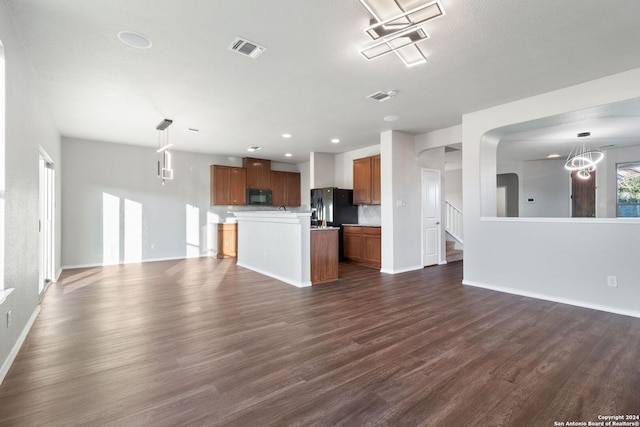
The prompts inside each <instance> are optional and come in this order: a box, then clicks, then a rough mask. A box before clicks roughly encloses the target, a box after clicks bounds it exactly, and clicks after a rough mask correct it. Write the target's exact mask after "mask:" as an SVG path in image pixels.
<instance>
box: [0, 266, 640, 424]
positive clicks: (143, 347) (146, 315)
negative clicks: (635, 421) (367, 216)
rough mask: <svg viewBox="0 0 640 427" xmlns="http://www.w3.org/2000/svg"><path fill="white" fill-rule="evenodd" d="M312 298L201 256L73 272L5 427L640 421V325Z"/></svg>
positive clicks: (585, 313) (34, 344) (537, 311)
mask: <svg viewBox="0 0 640 427" xmlns="http://www.w3.org/2000/svg"><path fill="white" fill-rule="evenodd" d="M340 268H341V270H340V274H341V276H342V279H340V280H339V281H338V282H334V283H329V284H324V285H318V286H315V287H313V288H306V289H298V288H295V287H293V286H290V285H287V284H284V283H281V282H278V281H276V280H273V279H270V278H267V277H264V276H261V275H259V274H257V273H254V272H251V271H249V270H246V269H243V268H239V267H237V266H236V265H235V264H234V260H233V259H223V260H218V259H213V258H201V259H190V260H183V261H170V262H156V263H146V264H136V265H127V266H114V267H103V268H92V269H82V270H69V271H65V272H64V273H63V275H62V278H61V280H60V281H59V282H58V283H56V284H55V285H53V286H52V287H51V288H50V289H49V291H48V293H47V295H46V297H45V298H44V300H43V303H42V312H41V313H40V316H39V318H38V319H37V321H36V323H35V325H34V327H33V329H32V331H31V333H30V334H29V336H28V337H27V340H26V342H25V344H24V346H23V348H22V350H21V351H20V353H19V355H18V357H17V359H16V361H15V363H14V364H13V366H12V368H11V370H10V371H9V374H8V375H7V377H6V378H5V380H4V383H3V384H2V386H0V425H2V426H75V425H87V426H103V425H107V426H186V425H189V426H199V425H203V426H211V425H236V426H269V425H304V426H307V425H331V426H334V425H347V426H362V425H388V426H398V425H408V426H414V425H424V426H476V425H477V426H553V425H554V421H559V422H566V421H585V422H587V421H598V415H626V414H640V319H636V318H631V317H625V316H618V315H614V314H608V313H603V312H598V311H592V310H587V309H582V308H577V307H572V306H566V305H562V304H556V303H551V302H545V301H539V300H533V299H528V298H524V297H518V296H513V295H507V294H502V293H498V292H492V291H487V290H483V289H478V288H471V287H465V286H462V285H461V279H462V262H455V263H451V264H448V265H444V266H439V267H432V268H426V269H424V270H421V271H416V272H410V273H404V274H398V275H385V274H380V273H379V272H377V271H376V270H373V269H368V268H363V267H358V266H354V265H349V264H341V266H340Z"/></svg>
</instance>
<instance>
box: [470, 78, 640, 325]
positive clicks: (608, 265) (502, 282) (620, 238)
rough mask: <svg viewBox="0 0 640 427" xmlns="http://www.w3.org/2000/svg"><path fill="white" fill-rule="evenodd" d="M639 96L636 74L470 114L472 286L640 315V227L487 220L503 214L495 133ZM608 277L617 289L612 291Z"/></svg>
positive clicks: (601, 222) (593, 82)
mask: <svg viewBox="0 0 640 427" xmlns="http://www.w3.org/2000/svg"><path fill="white" fill-rule="evenodd" d="M639 96H640V69H634V70H631V71H627V72H624V73H620V74H615V75H612V76H609V77H605V78H602V79H598V80H594V81H590V82H587V83H583V84H579V85H576V86H571V87H568V88H564V89H560V90H557V91H553V92H548V93H545V94H542V95H539V96H535V97H531V98H526V99H522V100H519V101H515V102H512V103H509V104H504V105H500V106H497V107H494V108H489V109H486V110H482V111H478V112H475V113H471V114H466V115H464V116H463V121H462V135H463V154H462V155H463V167H464V175H463V185H464V194H463V197H464V207H465V215H464V229H465V262H464V283H465V284H467V285H475V286H481V287H486V288H490V289H496V290H501V291H506V292H511V293H516V294H522V295H528V296H533V297H537V298H543V299H549V300H553V301H560V302H566V303H570V304H575V305H582V306H586V307H591V308H597V309H604V310H607V311H612V312H618V313H623V314H629V315H633V316H639V317H640V280H638V275H637V271H636V265H637V254H638V253H640V239H638V234H639V233H640V224H639V223H637V222H636V223H633V222H620V221H614V222H607V221H598V220H591V219H586V220H583V221H575V220H563V221H561V220H551V219H545V220H537V221H536V220H527V219H524V218H519V219H504V220H503V219H496V218H489V217H486V218H482V215H481V213H482V212H483V210H482V207H483V206H484V208H485V209H487V210H486V211H485V212H489V210H490V208H491V205H492V204H493V207H494V208H493V209H494V215H495V185H496V181H495V175H496V171H495V143H496V139H495V135H491V134H489V133H488V132H489V131H491V130H493V129H496V128H500V127H503V126H506V125H511V124H515V123H520V122H525V121H529V120H533V119H538V118H543V117H549V116H554V115H556V114H562V113H566V112H571V111H577V110H581V109H584V108H588V107H592V106H597V105H604V104H609V103H612V102H617V101H621V100H626V99H631V98H635V97H639ZM492 145H493V146H494V152H493V154H491V153H490V151H491V146H492ZM492 159H493V160H492ZM491 161H493V171H492V170H491V168H490V167H489V168H487V165H489V166H491ZM608 275H615V276H617V279H618V287H617V288H610V287H607V285H606V282H607V276H608Z"/></svg>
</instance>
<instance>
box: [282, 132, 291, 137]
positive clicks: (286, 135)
mask: <svg viewBox="0 0 640 427" xmlns="http://www.w3.org/2000/svg"><path fill="white" fill-rule="evenodd" d="M282 137H283V138H291V134H290V133H283V134H282Z"/></svg>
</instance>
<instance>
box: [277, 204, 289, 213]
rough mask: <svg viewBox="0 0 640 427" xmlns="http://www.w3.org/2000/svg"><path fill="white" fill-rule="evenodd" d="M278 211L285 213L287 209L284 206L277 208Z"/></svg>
mask: <svg viewBox="0 0 640 427" xmlns="http://www.w3.org/2000/svg"><path fill="white" fill-rule="evenodd" d="M278 210H279V211H280V210H283V211H285V212H286V211H287V207H286V206H285V205H280V206H278Z"/></svg>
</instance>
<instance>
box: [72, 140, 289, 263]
mask: <svg viewBox="0 0 640 427" xmlns="http://www.w3.org/2000/svg"><path fill="white" fill-rule="evenodd" d="M62 150H63V157H64V162H65V167H64V170H63V174H62V185H63V188H64V193H63V198H62V214H63V223H62V225H63V259H62V263H63V265H64V266H65V267H74V266H91V265H102V264H105V263H107V264H111V263H122V262H135V258H133V259H132V258H131V257H129V256H128V255H127V253H128V249H129V248H127V247H125V243H124V242H125V240H127V238H131V237H132V236H133V238H132V240H133V241H134V242H138V241H139V242H140V243H139V245H140V248H139V250H140V251H141V260H142V261H151V260H161V259H174V258H184V257H191V256H202V255H213V254H215V251H216V248H215V246H216V238H215V229H216V227H215V226H213V225H212V224H213V223H217V222H225V221H226V220H228V218H232V217H233V215H232V214H230V213H229V212H233V211H244V210H258V209H259V210H265V207H254V206H237V207H236V206H234V207H230V206H214V207H210V206H209V203H210V196H209V194H210V193H209V191H210V188H209V185H210V184H209V182H210V180H209V179H210V177H209V173H210V172H209V166H210V165H212V164H219V165H227V166H241V165H242V159H240V158H233V157H226V156H214V155H205V154H199V153H188V152H183V151H172V155H173V157H172V158H173V169H174V179H173V180H170V181H166V184H165V185H164V186H163V185H161V181H160V179H158V178H157V176H156V152H155V149H153V148H146V147H137V146H131V145H124V144H112V143H104V142H96V141H87V140H78V139H73V138H64V139H63V143H62ZM272 168H273V169H277V170H288V171H290V172H295V171H297V170H298V167H297V166H296V165H288V164H278V163H272ZM103 194H108V195H110V196H108V197H115V198H116V199H114V200H117V203H118V204H119V217H118V218H116V220H117V221H119V224H120V227H119V236H118V237H119V245H118V246H119V248H116V252H117V254H118V256H117V258H116V259H114V258H113V257H110V256H108V254H105V252H104V251H103V248H104V246H103V243H104V242H105V238H106V239H107V242H108V241H109V240H108V239H111V238H112V237H113V236H109V235H107V236H104V235H103V221H104V220H105V219H107V220H108V219H109V218H110V217H112V216H113V215H110V214H108V213H105V212H104V211H103V197H104V196H103ZM126 201H131V202H134V203H138V204H140V205H141V212H142V218H141V221H142V222H141V225H142V228H141V229H140V230H139V231H135V230H134V231H133V232H132V233H128V232H127V231H126V230H125V223H126V221H127V216H126V214H125V211H124V205H125V203H129V202H126ZM105 215H106V217H105ZM137 245H138V244H136V245H135V246H137ZM136 249H137V248H136ZM133 252H134V253H135V251H133Z"/></svg>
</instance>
